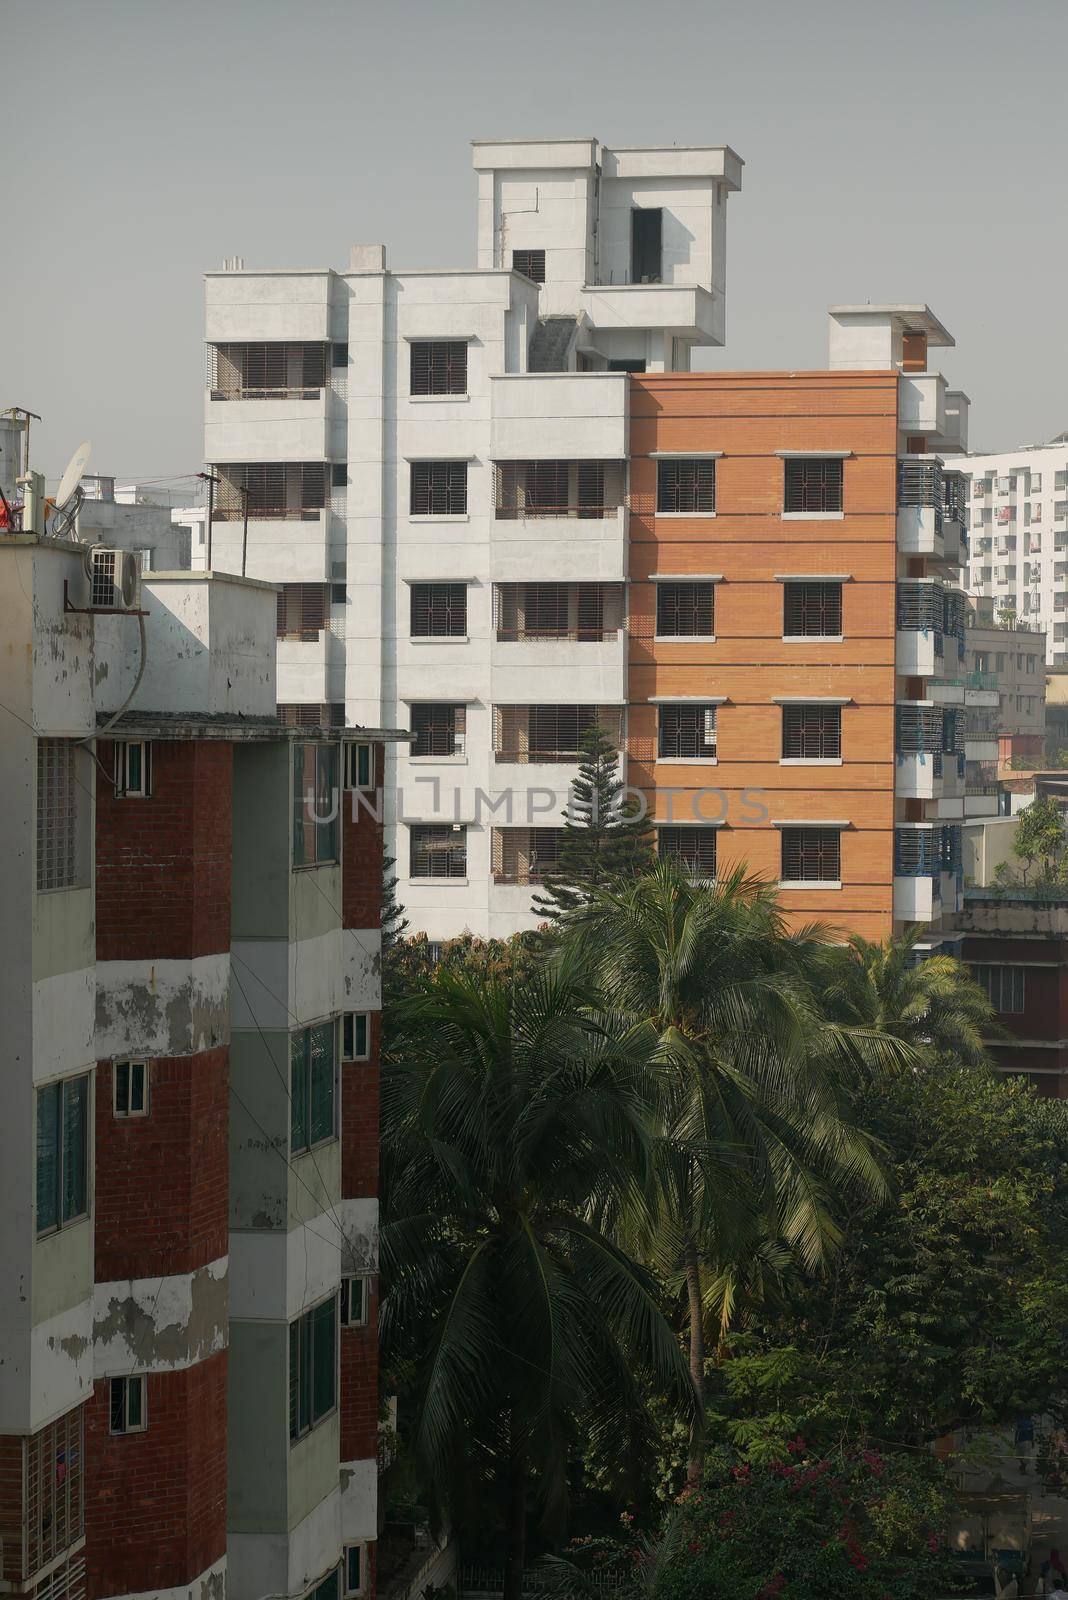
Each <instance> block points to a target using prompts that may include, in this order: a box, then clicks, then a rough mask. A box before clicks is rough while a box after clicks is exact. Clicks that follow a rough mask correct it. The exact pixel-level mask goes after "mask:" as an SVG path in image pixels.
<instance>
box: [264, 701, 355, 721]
mask: <svg viewBox="0 0 1068 1600" xmlns="http://www.w3.org/2000/svg"><path fill="white" fill-rule="evenodd" d="M278 720H279V722H280V723H281V724H282V726H283V728H343V727H344V726H345V703H344V701H342V700H337V701H332V702H330V703H329V704H328V703H325V702H322V701H316V700H308V701H297V700H288V701H280V702H279V705H278Z"/></svg>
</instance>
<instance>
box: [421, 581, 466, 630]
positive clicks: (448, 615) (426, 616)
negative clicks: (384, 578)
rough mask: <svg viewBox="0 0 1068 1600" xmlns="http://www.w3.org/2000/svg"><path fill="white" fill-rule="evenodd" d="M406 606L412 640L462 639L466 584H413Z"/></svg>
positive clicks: (464, 625)
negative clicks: (407, 607) (408, 611)
mask: <svg viewBox="0 0 1068 1600" xmlns="http://www.w3.org/2000/svg"><path fill="white" fill-rule="evenodd" d="M410 604H411V631H412V638H413V639H462V638H464V637H466V634H467V585H466V583H413V584H412V585H411V600H410Z"/></svg>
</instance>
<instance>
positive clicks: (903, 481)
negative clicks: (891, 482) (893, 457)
mask: <svg viewBox="0 0 1068 1600" xmlns="http://www.w3.org/2000/svg"><path fill="white" fill-rule="evenodd" d="M944 502H945V485H944V483H943V478H942V468H941V467H940V466H939V464H938V462H937V461H920V460H917V459H916V458H915V457H914V456H912V457H908V456H905V457H902V458H901V459H900V460H899V461H898V464H897V503H898V505H899V506H933V507H934V508H935V510H936V511H937V512H938V518H937V525H938V526H941V520H942V507H943V504H944Z"/></svg>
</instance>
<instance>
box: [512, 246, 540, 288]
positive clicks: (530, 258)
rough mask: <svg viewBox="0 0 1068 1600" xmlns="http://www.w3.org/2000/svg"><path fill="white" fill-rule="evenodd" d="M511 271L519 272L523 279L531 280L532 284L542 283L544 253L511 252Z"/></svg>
mask: <svg viewBox="0 0 1068 1600" xmlns="http://www.w3.org/2000/svg"><path fill="white" fill-rule="evenodd" d="M512 271H513V272H521V273H522V274H523V276H524V277H525V278H530V279H532V280H533V282H534V283H544V282H545V251H544V250H513V251H512Z"/></svg>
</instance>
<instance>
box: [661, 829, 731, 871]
mask: <svg viewBox="0 0 1068 1600" xmlns="http://www.w3.org/2000/svg"><path fill="white" fill-rule="evenodd" d="M716 831H717V830H716V829H715V828H658V829H657V836H656V837H657V846H656V848H657V852H658V854H659V855H662V856H664V857H666V858H667V860H669V861H674V862H676V863H677V864H678V866H679V867H680V868H681V869H682V871H683V872H685V873H686V875H687V877H689V878H692V879H693V880H694V881H695V882H703V883H711V882H713V881H714V879H715V876H716Z"/></svg>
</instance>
